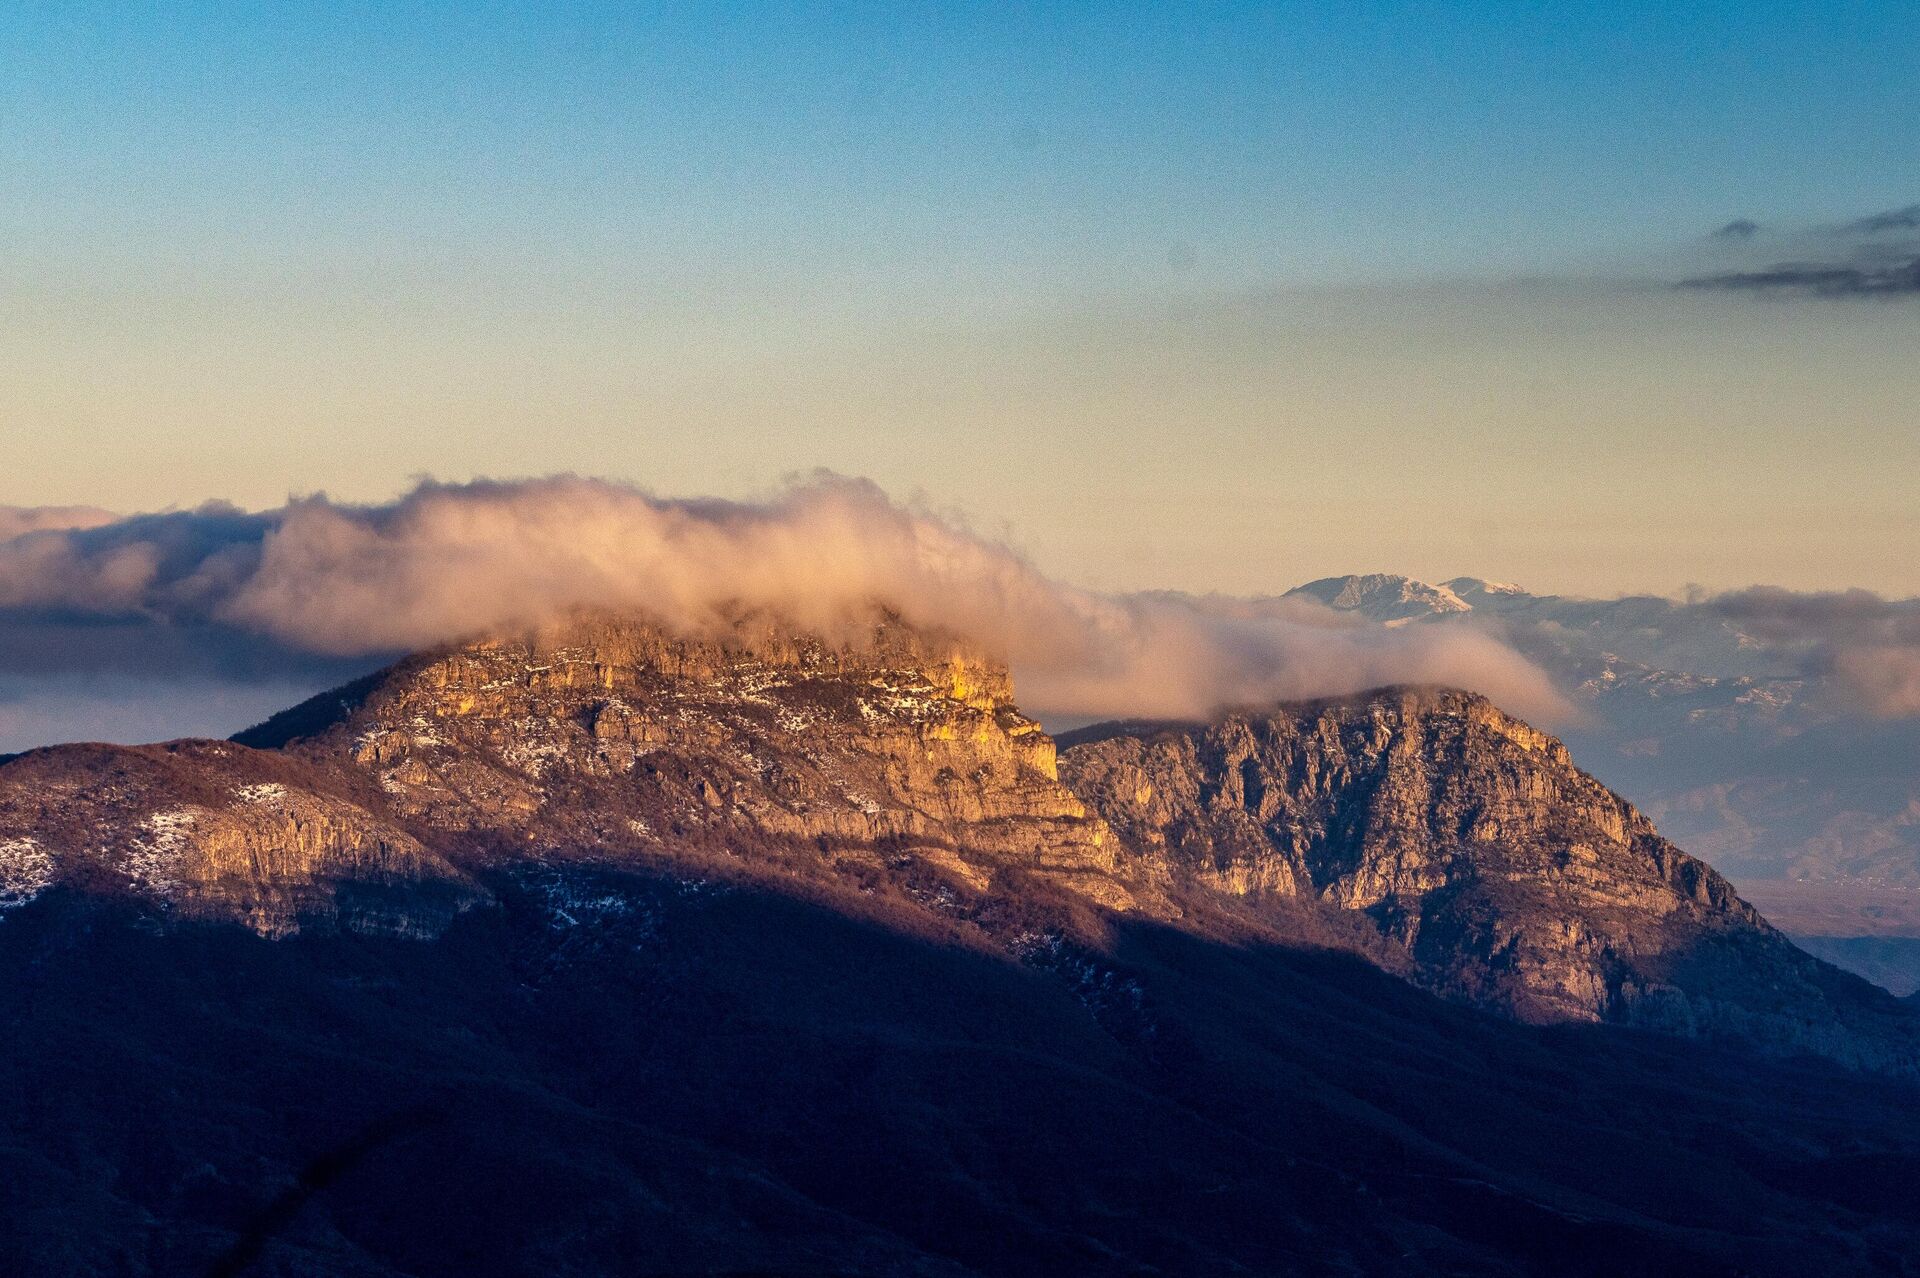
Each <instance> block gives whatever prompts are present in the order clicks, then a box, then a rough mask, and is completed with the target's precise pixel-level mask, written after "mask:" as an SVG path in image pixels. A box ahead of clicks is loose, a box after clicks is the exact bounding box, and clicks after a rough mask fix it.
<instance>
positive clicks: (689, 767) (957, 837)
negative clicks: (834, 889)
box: [0, 617, 1135, 933]
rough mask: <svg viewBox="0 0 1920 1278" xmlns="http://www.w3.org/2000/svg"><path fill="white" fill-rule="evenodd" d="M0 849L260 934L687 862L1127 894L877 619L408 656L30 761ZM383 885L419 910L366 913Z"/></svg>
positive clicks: (637, 625) (966, 694)
mask: <svg viewBox="0 0 1920 1278" xmlns="http://www.w3.org/2000/svg"><path fill="white" fill-rule="evenodd" d="M0 847H15V848H17V849H18V850H17V851H16V852H15V853H14V854H12V855H11V857H10V858H7V859H6V861H5V863H6V864H13V865H15V866H16V867H17V868H16V869H15V870H14V871H13V872H12V879H13V880H15V881H17V882H16V889H15V890H14V892H13V896H14V898H15V899H24V897H25V896H26V895H29V894H30V893H31V892H32V891H37V890H39V889H42V888H44V887H46V886H50V885H52V884H54V883H66V884H69V885H72V886H85V887H88V888H92V889H99V890H117V891H121V892H125V893H130V894H132V895H134V896H136V897H140V898H143V899H147V900H149V901H151V902H153V903H155V904H156V905H158V906H160V907H162V908H164V909H167V910H170V911H174V912H179V913H183V914H187V915H191V916H194V917H220V916H225V917H230V918H235V919H238V920H240V921H243V922H246V923H247V924H248V925H250V926H252V927H254V928H256V930H260V931H263V932H268V933H283V932H289V931H293V930H297V929H298V928H299V927H300V926H302V924H303V921H304V923H305V925H306V926H309V927H311V926H313V925H315V924H319V923H327V924H331V923H336V922H345V923H346V924H347V925H349V926H353V927H356V928H358V927H363V926H364V927H369V928H373V929H376V930H378V929H384V928H389V927H400V928H402V929H405V928H410V927H411V928H419V929H421V930H425V931H432V930H433V929H434V928H435V927H436V925H437V924H438V923H439V922H442V921H444V919H445V917H446V916H447V913H446V907H447V903H448V902H450V901H451V902H455V903H460V902H470V901H472V900H476V899H479V893H478V889H477V888H475V886H474V884H473V881H472V879H471V877H470V875H469V874H468V871H469V870H474V869H479V868H482V867H485V866H487V865H492V864H498V863H500V862H502V861H524V860H534V859H542V858H562V859H566V858H573V859H579V858H591V857H601V858H616V859H617V858H623V857H642V858H645V857H667V858H673V857H684V856H686V855H688V854H689V853H701V854H704V855H707V856H710V857H720V858H732V859H735V860H738V859H741V858H748V859H756V860H761V861H779V860H784V861H786V862H788V863H790V864H791V863H795V862H797V861H804V862H805V863H806V866H805V868H807V869H808V870H809V871H816V872H817V871H819V870H820V869H821V868H822V867H825V868H826V869H827V870H829V871H832V870H836V869H837V870H839V871H842V872H847V873H858V872H864V871H870V870H885V869H888V868H894V869H898V868H901V867H903V866H915V867H920V868H923V869H926V870H928V871H929V872H930V873H932V874H934V875H935V876H936V877H942V878H945V879H950V880H952V881H953V883H954V886H955V887H956V889H965V890H969V891H976V892H977V891H981V890H984V889H986V888H987V887H988V886H989V885H990V884H992V883H993V882H994V880H995V878H996V877H997V876H999V875H1001V874H1002V873H1004V872H1006V871H1008V870H1014V871H1017V872H1019V873H1021V874H1023V875H1027V876H1033V877H1038V878H1041V879H1045V880H1047V881H1050V882H1053V883H1055V884H1056V885H1059V886H1062V887H1065V888H1067V889H1069V890H1072V891H1075V892H1077V893H1080V894H1083V895H1085V896H1086V897H1088V898H1090V899H1092V900H1094V901H1097V902H1098V903H1099V904H1101V905H1103V906H1107V907H1111V908H1118V909H1126V908H1130V907H1132V906H1133V905H1134V904H1135V901H1134V895H1133V892H1132V891H1131V890H1130V889H1129V887H1128V886H1127V884H1126V883H1125V881H1124V879H1125V875H1124V874H1123V873H1121V871H1122V870H1123V869H1125V868H1126V867H1121V866H1119V865H1118V864H1117V863H1116V861H1115V856H1114V854H1115V845H1114V844H1113V842H1112V841H1111V838H1110V834H1109V831H1108V830H1107V828H1106V826H1105V824H1104V823H1103V822H1101V821H1100V820H1099V819H1098V818H1096V817H1090V816H1088V815H1087V813H1086V811H1085V808H1084V806H1083V805H1082V804H1081V803H1080V801H1079V800H1078V799H1077V798H1075V797H1074V795H1073V794H1072V793H1071V792H1070V791H1068V790H1067V789H1066V788H1065V787H1064V786H1063V785H1061V784H1060V782H1059V779H1058V775H1057V769H1056V763H1055V758H1054V746H1053V742H1052V739H1051V738H1049V737H1048V736H1047V735H1046V734H1045V733H1044V732H1042V731H1040V727H1039V725H1038V724H1037V723H1035V722H1034V721H1033V720H1031V719H1029V718H1027V717H1026V716H1025V715H1023V714H1022V713H1021V712H1020V711H1019V709H1018V708H1017V707H1016V706H1015V705H1014V704H1013V701H1012V689H1011V684H1010V681H1009V679H1008V677H1007V672H1006V669H1005V667H1004V666H1003V665H1001V664H999V663H997V662H994V661H992V660H990V659H988V658H986V657H984V656H982V655H981V654H979V653H978V652H976V651H974V650H973V649H971V648H970V647H969V646H968V645H966V644H964V643H962V642H960V641H958V640H955V639H952V638H949V637H944V636H937V635H930V634H923V633H918V632H915V631H912V630H909V629H907V628H905V627H902V626H900V625H898V624H897V623H894V622H892V621H891V620H889V619H886V618H884V617H882V618H880V619H878V620H877V621H875V622H874V623H872V624H871V625H868V626H864V627H861V628H859V629H858V630H856V631H854V632H852V633H850V634H849V635H847V636H845V637H843V638H841V639H840V640H838V641H829V640H827V639H823V638H820V637H816V636H806V635H795V634H794V633H792V632H791V630H790V629H789V628H786V627H782V626H780V625H778V624H777V623H774V622H771V621H768V620H765V619H744V620H742V621H740V622H739V623H738V624H736V625H734V626H733V627H731V628H729V629H727V630H726V631H724V632H723V633H721V634H717V635H714V636H709V637H703V638H689V637H682V636H675V635H669V634H668V633H666V632H664V631H663V630H662V629H660V628H659V627H657V626H654V625H651V624H648V623H644V622H641V621H636V620H632V619H623V618H615V617H577V618H573V619H571V620H569V621H568V622H566V623H564V624H560V625H555V626H552V627H549V628H545V629H542V630H537V631H531V632H528V633H526V634H522V635H516V636H511V637H504V638H490V639H485V640H481V641H478V642H475V643H472V644H466V645H460V646H457V647H453V648H450V649H447V650H445V651H440V652H434V653H426V654H422V655H420V656H417V657H413V658H410V659H408V660H406V661H403V662H401V663H400V664H399V665H397V666H395V667H393V668H391V669H389V670H386V671H383V672H381V673H380V674H378V675H376V676H373V677H371V678H369V679H365V680H361V681H359V682H358V683H356V684H352V685H349V686H347V687H345V688H342V689H339V690H337V691H335V692H331V693H326V694H323V695H321V696H319V697H316V698H314V699H313V700H311V701H309V702H306V703H303V704H302V705H299V706H296V707H294V708H292V709H290V710H288V711H286V712H285V713H283V714H281V715H278V716H275V717H274V718H273V719H271V720H269V721H268V722H266V723H264V724H262V725H260V726H259V727H258V728H255V729H252V730H250V731H248V732H245V733H242V734H240V736H239V737H237V738H236V739H235V741H234V742H232V743H218V742H177V743H173V744H170V745H166V746H158V747H139V748H117V747H105V746H69V747H59V748H55V749H49V750H39V751H33V752H30V753H29V754H27V755H25V756H22V757H21V758H19V759H17V760H16V761H14V762H13V763H11V764H8V765H6V766H5V767H4V770H0ZM5 856H6V854H4V853H0V857H5ZM463 867H464V868H463ZM0 873H4V871H0ZM398 881H417V882H420V883H422V884H430V885H431V886H432V887H433V888H434V891H433V892H432V893H431V900H430V904H428V905H426V906H425V908H423V909H422V910H421V911H419V912H418V914H417V916H416V917H414V918H411V919H406V918H399V919H396V918H394V917H391V916H390V915H389V913H388V912H387V911H386V910H385V909H384V908H380V909H372V910H371V912H369V907H368V906H367V905H366V901H367V899H368V895H369V894H368V892H367V890H366V889H367V888H368V887H369V886H386V885H390V884H392V883H395V882H398ZM349 889H351V891H349ZM343 893H345V894H346V895H344V896H343ZM347 896H351V898H352V900H351V903H350V908H348V906H349V902H348V901H347ZM343 909H345V914H344V916H343V914H342V910H343Z"/></svg>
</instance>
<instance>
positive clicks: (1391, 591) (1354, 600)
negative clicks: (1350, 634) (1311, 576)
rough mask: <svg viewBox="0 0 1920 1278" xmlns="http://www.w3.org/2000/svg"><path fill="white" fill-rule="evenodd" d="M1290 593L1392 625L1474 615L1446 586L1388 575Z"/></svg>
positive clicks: (1326, 581) (1335, 580) (1329, 580)
mask: <svg viewBox="0 0 1920 1278" xmlns="http://www.w3.org/2000/svg"><path fill="white" fill-rule="evenodd" d="M1287 593H1288V594H1289V595H1305V596H1306V597H1308V598H1310V599H1317V600H1319V601H1320V602H1321V603H1323V604H1325V605H1327V606H1328V607H1329V608H1337V609H1340V610H1341V611H1343V612H1358V613H1360V614H1362V615H1363V616H1366V617H1369V618H1371V619H1373V620H1375V621H1380V622H1385V623H1386V624H1388V625H1396V624H1400V623H1403V622H1407V621H1414V620H1418V619H1422V618H1426V617H1435V616H1445V615H1447V614H1450V613H1461V612H1470V611H1472V605H1471V604H1469V603H1467V602H1466V601H1465V600H1464V599H1462V598H1461V597H1460V596H1459V595H1457V594H1455V593H1454V592H1453V591H1452V590H1451V589H1449V588H1448V587H1446V586H1430V585H1428V584H1427V583H1426V582H1424V581H1415V580H1414V579H1413V578H1411V577H1396V576H1393V575H1391V574H1388V573H1367V574H1364V575H1359V576H1350V577H1323V578H1321V579H1320V580H1319V581H1310V582H1308V583H1307V584H1306V585H1304V586H1296V587H1294V588H1293V589H1292V590H1289V591H1288V592H1287Z"/></svg>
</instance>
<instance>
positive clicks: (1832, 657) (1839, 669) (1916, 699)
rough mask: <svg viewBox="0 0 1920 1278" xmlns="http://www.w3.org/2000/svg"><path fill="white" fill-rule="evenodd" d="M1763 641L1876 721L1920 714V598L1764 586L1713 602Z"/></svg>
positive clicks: (1709, 603)
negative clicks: (1836, 687)
mask: <svg viewBox="0 0 1920 1278" xmlns="http://www.w3.org/2000/svg"><path fill="white" fill-rule="evenodd" d="M1702 606H1704V607H1708V608H1712V609H1714V610H1715V611H1717V612H1719V613H1721V614H1722V615H1724V616H1726V617H1728V618H1729V619H1731V620H1733V621H1734V622H1736V623H1737V624H1738V625H1739V626H1740V628H1741V629H1742V630H1744V631H1746V632H1747V633H1749V634H1751V635H1753V636H1754V637H1755V638H1756V639H1758V640H1760V641H1761V642H1764V643H1768V644H1772V645H1774V646H1775V647H1776V648H1778V649H1779V650H1781V651H1783V652H1786V653H1790V654H1793V655H1795V656H1797V657H1798V658H1799V659H1800V660H1801V662H1802V663H1803V664H1804V666H1805V667H1806V669H1807V670H1808V672H1809V673H1814V674H1831V675H1833V676H1835V677H1836V678H1838V679H1839V681H1840V683H1841V685H1842V686H1843V687H1844V688H1846V689H1847V690H1848V691H1849V692H1850V693H1851V694H1852V695H1853V697H1854V699H1855V701H1856V702H1857V703H1858V704H1859V706H1860V707H1861V708H1862V709H1864V710H1866V711H1867V712H1868V713H1870V714H1874V715H1878V716H1881V717H1884V718H1895V717H1901V716H1907V715H1920V599H1886V598H1883V597H1881V596H1880V595H1876V594H1874V593H1872V592H1871V591H1866V590H1845V591H1831V592H1804V591H1794V590H1783V589H1780V588H1778V587H1773V586H1756V587H1754V588H1753V589H1750V590H1741V591H1735V592H1733V593H1730V594H1724V595H1718V596H1715V597H1713V598H1712V599H1709V600H1707V601H1706V602H1705V603H1704V605H1702Z"/></svg>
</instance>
